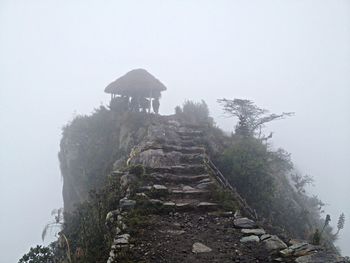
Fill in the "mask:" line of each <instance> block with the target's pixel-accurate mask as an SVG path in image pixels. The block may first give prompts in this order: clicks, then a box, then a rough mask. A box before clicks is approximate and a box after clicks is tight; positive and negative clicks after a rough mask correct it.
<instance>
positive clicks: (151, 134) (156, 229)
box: [106, 119, 345, 263]
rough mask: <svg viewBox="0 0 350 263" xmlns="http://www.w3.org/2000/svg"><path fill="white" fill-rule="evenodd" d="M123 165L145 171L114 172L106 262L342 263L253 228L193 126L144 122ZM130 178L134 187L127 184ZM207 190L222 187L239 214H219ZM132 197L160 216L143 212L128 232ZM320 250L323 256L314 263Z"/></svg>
mask: <svg viewBox="0 0 350 263" xmlns="http://www.w3.org/2000/svg"><path fill="white" fill-rule="evenodd" d="M127 164H128V165H129V167H135V166H138V165H142V167H144V169H145V174H144V175H143V176H142V178H141V179H140V178H135V176H134V175H132V174H130V173H129V172H124V173H123V174H122V175H121V182H122V183H121V188H122V189H123V190H124V191H125V197H124V198H123V199H121V200H120V209H118V210H115V211H111V212H110V213H108V215H107V218H106V224H107V225H110V224H111V225H113V226H114V227H115V229H116V230H113V231H115V233H116V237H115V239H114V242H113V245H112V247H111V252H110V255H109V256H110V257H109V259H108V263H116V262H181V263H183V262H198V263H199V262H255V263H257V262H299V263H313V262H345V261H342V259H341V258H339V257H338V256H337V255H334V254H327V253H326V252H324V251H323V250H322V249H321V248H320V247H315V246H312V245H309V244H307V243H305V242H301V241H300V242H299V241H293V242H292V241H290V242H289V241H287V240H281V239H280V238H279V237H278V236H276V235H270V234H267V233H266V232H265V230H264V229H262V228H261V226H258V224H257V223H256V220H257V215H256V213H255V211H254V210H253V209H251V208H250V207H249V206H248V205H247V203H246V202H245V200H244V199H243V198H241V196H240V195H239V194H238V192H237V191H236V189H235V188H234V187H233V186H232V185H231V184H230V183H229V182H228V181H227V179H226V178H225V177H224V176H223V175H222V174H221V172H220V171H219V170H218V169H217V168H216V166H215V165H214V164H213V163H212V162H211V161H210V158H209V156H208V155H207V153H206V149H205V147H204V146H203V132H202V131H201V130H200V129H198V128H197V127H195V126H190V125H181V124H180V123H179V122H177V121H175V120H171V119H170V120H167V121H163V122H161V123H157V124H155V125H152V126H150V127H149V130H148V135H147V137H146V138H145V140H144V141H143V142H142V143H141V144H140V145H138V146H136V147H135V148H134V149H133V150H132V152H131V153H130V158H129V159H128V161H127ZM135 181H136V182H137V184H136V185H137V186H136V188H135V189H131V185H135ZM215 189H221V191H222V190H223V189H226V190H228V191H229V192H230V193H231V194H232V196H233V197H234V199H235V201H236V202H237V204H238V206H239V209H240V210H241V212H242V213H243V215H245V216H246V217H243V216H241V215H240V213H237V212H236V213H234V211H225V210H224V209H223V207H222V204H221V203H220V202H218V201H217V200H216V199H215V196H214V195H213V192H214V191H216V190H215ZM138 198H139V199H141V200H143V202H146V203H149V204H151V205H152V204H153V205H156V206H157V207H160V208H162V209H163V210H162V211H163V213H159V214H157V213H154V214H150V215H148V216H147V219H148V224H147V226H144V227H142V229H140V231H139V234H138V236H137V237H131V236H130V234H129V233H128V231H130V229H129V228H128V226H127V222H126V221H125V218H126V217H127V215H128V211H130V209H133V208H134V207H137V203H138V201H137V199H138ZM134 199H135V200H134ZM164 211H166V213H164ZM249 218H250V219H249ZM132 238H133V240H134V241H130V240H131V239H132ZM287 244H288V245H289V247H288V245H287ZM301 248H302V249H301ZM298 249H299V250H301V251H299V250H298ZM296 251H297V252H298V253H296ZM322 253H326V254H327V255H328V258H327V260H326V261H317V260H319V258H320V257H322V255H323V254H322ZM125 255H128V259H127V260H126V259H125V257H124V256H125ZM320 255H321V256H320ZM312 257H316V260H313V259H312ZM309 258H311V259H309Z"/></svg>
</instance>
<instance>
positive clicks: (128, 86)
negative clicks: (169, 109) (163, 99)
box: [105, 69, 166, 98]
mask: <svg viewBox="0 0 350 263" xmlns="http://www.w3.org/2000/svg"><path fill="white" fill-rule="evenodd" d="M164 90H166V87H165V86H164V84H163V83H161V82H160V81H159V80H158V79H156V78H155V77H154V76H152V75H151V74H150V73H148V72H147V71H146V70H144V69H134V70H131V71H129V72H128V73H126V74H125V75H124V76H122V77H120V78H118V79H117V80H115V81H113V82H112V83H111V84H109V85H108V86H107V87H106V88H105V92H106V93H110V94H112V95H123V96H130V97H134V96H137V97H144V98H160V93H161V92H162V91H164Z"/></svg>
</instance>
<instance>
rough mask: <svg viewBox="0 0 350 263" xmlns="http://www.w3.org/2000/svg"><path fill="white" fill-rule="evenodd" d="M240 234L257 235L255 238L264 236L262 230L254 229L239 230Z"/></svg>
mask: <svg viewBox="0 0 350 263" xmlns="http://www.w3.org/2000/svg"><path fill="white" fill-rule="evenodd" d="M241 232H242V233H243V234H246V235H257V236H261V235H264V234H265V230H264V229H261V228H255V229H246V228H243V229H242V230H241Z"/></svg>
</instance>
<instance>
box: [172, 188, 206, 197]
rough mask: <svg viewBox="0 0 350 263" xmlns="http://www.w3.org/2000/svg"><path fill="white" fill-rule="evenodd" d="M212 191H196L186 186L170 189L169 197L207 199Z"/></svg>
mask: <svg viewBox="0 0 350 263" xmlns="http://www.w3.org/2000/svg"><path fill="white" fill-rule="evenodd" d="M209 193H210V191H208V190H206V189H196V188H193V187H190V186H184V187H181V188H180V187H179V188H170V189H169V195H170V196H172V197H177V198H185V199H186V198H192V199H198V198H201V199H203V198H205V197H207V196H208V194H209Z"/></svg>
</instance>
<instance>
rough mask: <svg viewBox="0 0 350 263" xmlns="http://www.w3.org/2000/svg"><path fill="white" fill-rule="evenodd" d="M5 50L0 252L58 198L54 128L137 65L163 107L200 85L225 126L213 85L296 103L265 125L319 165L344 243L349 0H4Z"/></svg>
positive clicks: (17, 251)
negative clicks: (154, 81) (152, 81)
mask: <svg viewBox="0 0 350 263" xmlns="http://www.w3.org/2000/svg"><path fill="white" fill-rule="evenodd" d="M0 58H1V59H0V121H1V130H0V207H1V212H0V232H1V233H2V234H1V237H0V247H1V250H2V255H1V258H0V262H4V263H7V262H17V260H18V259H19V258H20V257H21V256H22V255H23V254H24V253H25V252H27V251H28V249H29V247H30V246H33V245H35V244H42V241H41V231H42V229H43V227H44V225H45V224H46V223H47V222H49V221H50V220H51V215H50V212H51V210H52V209H54V208H59V207H62V194H61V191H62V181H61V175H60V171H59V163H58V158H57V153H58V151H59V142H60V138H61V128H62V127H63V126H64V125H65V124H67V123H68V122H69V121H70V120H72V119H73V117H74V116H76V115H77V114H89V113H91V112H92V111H93V109H94V108H96V107H99V105H101V104H103V105H105V104H107V103H108V101H109V96H108V95H107V94H105V93H104V92H103V90H104V88H105V87H106V86H107V85H108V84H109V83H110V82H111V81H113V80H115V79H116V78H117V77H119V76H121V75H123V74H125V73H126V72H127V71H129V70H131V69H134V68H145V69H147V70H148V71H149V72H150V73H152V74H153V75H154V76H156V77H157V78H158V79H160V80H161V81H162V82H163V83H164V84H165V85H166V86H167V88H168V90H167V91H166V92H164V93H163V97H162V99H161V105H160V112H161V114H165V115H166V114H172V113H173V112H174V107H175V106H176V105H180V104H182V103H183V102H184V100H186V99H192V100H197V101H198V100H201V99H203V100H205V101H206V102H207V103H208V105H209V108H210V111H211V115H212V116H213V117H214V119H215V121H216V123H217V124H218V125H219V126H220V127H221V128H223V129H224V130H226V131H233V129H234V125H235V120H233V119H229V118H225V117H223V113H222V110H221V109H220V107H219V105H218V104H217V103H216V100H217V99H219V98H246V99H250V100H252V101H254V102H255V103H256V104H257V105H258V106H260V107H262V108H266V109H269V110H270V111H271V112H275V113H280V112H287V111H293V112H295V116H294V117H292V118H288V119H287V120H284V121H279V122H274V123H272V124H271V125H268V127H267V128H266V132H269V131H273V132H274V135H273V138H272V142H273V147H275V148H278V147H282V148H284V149H285V150H287V151H288V152H290V153H291V154H292V159H293V161H294V163H295V165H296V167H297V168H298V169H299V170H300V171H301V172H302V173H303V174H309V175H311V176H313V177H314V179H315V187H310V188H309V189H308V191H309V192H310V193H311V194H317V195H318V196H319V197H320V199H321V200H322V201H324V202H325V203H326V204H327V206H326V208H325V210H326V213H328V214H330V215H331V217H332V221H331V225H332V226H335V227H336V221H337V218H338V216H339V214H340V213H341V212H344V213H345V215H346V223H345V229H344V231H342V232H340V239H339V240H338V241H337V243H336V244H337V245H338V246H339V247H340V248H341V250H342V252H343V254H344V255H350V248H349V246H348V245H347V244H349V242H350V225H349V224H350V203H349V202H347V200H349V197H350V195H349V185H350V182H349V177H348V175H349V170H348V169H349V168H348V164H349V163H350V153H349V150H348V147H349V146H350V138H349V134H350V118H349V112H350V86H349V84H350V74H349V72H350V2H349V1H345V0H344V1H324V0H317V1H308V0H306V1H297V0H295V1H268V0H265V1H194V0H192V1H160V0H159V1H103V2H101V1H47V0H46V1H39V0H33V1H20V0H12V1H9V0H3V1H1V2H0ZM45 242H46V243H47V242H48V241H45Z"/></svg>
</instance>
